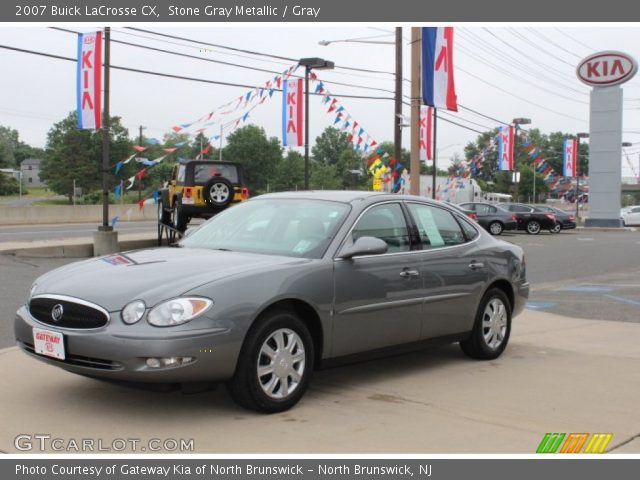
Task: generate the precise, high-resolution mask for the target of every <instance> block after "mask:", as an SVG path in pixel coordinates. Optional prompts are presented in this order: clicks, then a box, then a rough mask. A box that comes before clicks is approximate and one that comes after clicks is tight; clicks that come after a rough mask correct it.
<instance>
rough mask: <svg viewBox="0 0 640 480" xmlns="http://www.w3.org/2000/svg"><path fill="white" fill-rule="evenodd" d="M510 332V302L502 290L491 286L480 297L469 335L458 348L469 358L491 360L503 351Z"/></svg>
mask: <svg viewBox="0 0 640 480" xmlns="http://www.w3.org/2000/svg"><path fill="white" fill-rule="evenodd" d="M510 333H511V304H510V302H509V299H508V298H507V296H506V295H505V293H504V292H503V291H502V290H500V289H499V288H492V289H491V290H489V291H488V292H487V293H485V295H484V297H482V301H481V302H480V306H479V307H478V312H477V314H476V319H475V322H474V324H473V330H472V331H471V335H470V336H469V338H467V339H466V340H463V341H461V342H460V348H462V351H463V352H464V353H466V354H467V355H468V356H469V357H471V358H476V359H478V360H491V359H494V358H497V357H499V356H500V355H501V354H502V352H504V349H505V348H506V347H507V343H508V342H509V335H510Z"/></svg>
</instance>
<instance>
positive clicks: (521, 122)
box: [513, 117, 535, 202]
mask: <svg viewBox="0 0 640 480" xmlns="http://www.w3.org/2000/svg"><path fill="white" fill-rule="evenodd" d="M530 123H531V119H530V118H522V117H518V118H514V119H513V126H514V135H513V173H514V175H513V180H514V183H515V189H514V190H515V191H514V193H515V198H516V202H517V201H518V181H517V179H518V161H517V160H518V155H517V153H518V149H517V148H516V147H517V145H518V126H520V125H529V124H530ZM534 178H535V172H534Z"/></svg>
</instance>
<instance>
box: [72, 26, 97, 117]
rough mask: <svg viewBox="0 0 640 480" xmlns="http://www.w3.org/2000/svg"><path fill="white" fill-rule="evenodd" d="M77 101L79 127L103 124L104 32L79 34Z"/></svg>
mask: <svg viewBox="0 0 640 480" xmlns="http://www.w3.org/2000/svg"><path fill="white" fill-rule="evenodd" d="M77 63H78V66H77V75H76V89H77V96H76V103H77V114H78V128H91V129H98V128H100V126H101V113H102V105H101V94H102V84H101V80H102V76H101V73H102V32H93V33H79V34H78V62H77Z"/></svg>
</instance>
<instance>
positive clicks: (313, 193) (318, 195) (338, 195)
mask: <svg viewBox="0 0 640 480" xmlns="http://www.w3.org/2000/svg"><path fill="white" fill-rule="evenodd" d="M253 198H254V199H257V198H295V199H301V200H302V199H304V200H330V201H334V202H342V203H353V202H356V201H362V200H369V199H379V200H396V201H397V200H413V201H421V202H427V203H433V204H435V205H442V204H443V203H444V202H437V201H435V200H432V199H430V198H427V197H418V196H414V195H399V194H397V193H386V192H371V191H364V190H299V191H296V192H276V193H266V194H264V195H260V196H258V197H253Z"/></svg>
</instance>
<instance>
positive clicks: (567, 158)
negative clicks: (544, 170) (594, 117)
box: [562, 138, 578, 177]
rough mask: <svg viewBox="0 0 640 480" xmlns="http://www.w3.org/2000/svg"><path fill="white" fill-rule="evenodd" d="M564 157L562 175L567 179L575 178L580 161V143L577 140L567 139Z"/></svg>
mask: <svg viewBox="0 0 640 480" xmlns="http://www.w3.org/2000/svg"><path fill="white" fill-rule="evenodd" d="M562 150H563V156H562V174H563V175H564V176H565V177H575V176H576V174H577V171H576V164H577V160H578V141H577V140H576V139H575V138H565V140H564V148H563V149H562Z"/></svg>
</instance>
